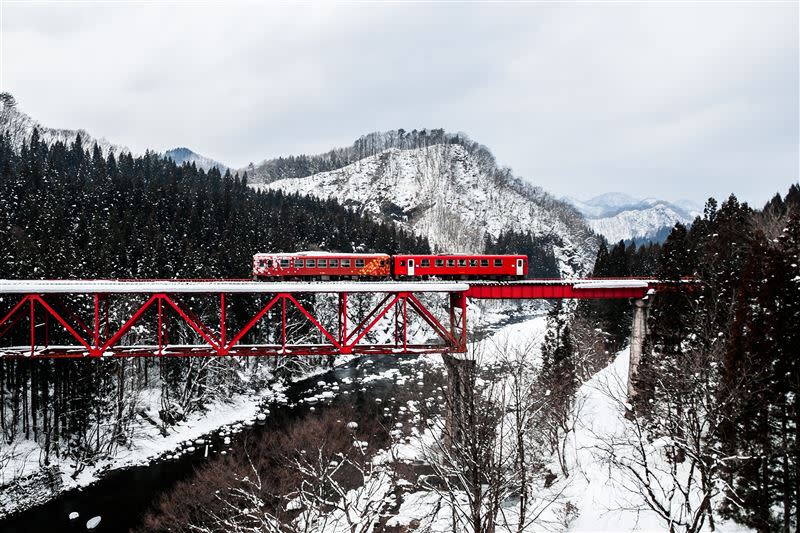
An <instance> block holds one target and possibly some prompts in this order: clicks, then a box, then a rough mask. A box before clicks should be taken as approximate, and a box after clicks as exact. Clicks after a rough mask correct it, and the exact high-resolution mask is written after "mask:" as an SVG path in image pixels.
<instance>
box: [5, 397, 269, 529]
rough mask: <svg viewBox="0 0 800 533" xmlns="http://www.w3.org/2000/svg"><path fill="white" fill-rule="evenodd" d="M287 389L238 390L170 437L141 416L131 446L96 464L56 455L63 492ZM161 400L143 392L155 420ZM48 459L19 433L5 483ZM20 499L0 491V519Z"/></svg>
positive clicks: (241, 414) (10, 447)
mask: <svg viewBox="0 0 800 533" xmlns="http://www.w3.org/2000/svg"><path fill="white" fill-rule="evenodd" d="M284 389H285V385H284V384H283V383H280V382H276V383H274V384H273V386H272V388H270V389H267V390H265V391H263V392H262V393H260V394H239V395H234V396H233V397H231V398H230V399H229V400H228V401H225V402H215V403H212V404H210V405H208V406H207V409H206V411H204V412H195V413H192V414H190V415H189V416H188V417H187V419H186V420H184V421H182V422H180V423H178V424H176V425H174V426H171V427H169V428H168V429H167V434H166V436H165V435H162V433H161V431H160V429H159V428H158V427H156V426H154V425H153V424H151V423H149V422H147V421H145V420H144V419H142V418H140V417H137V419H136V422H135V424H136V427H135V429H134V432H133V433H134V439H133V441H132V444H131V446H130V447H129V448H128V447H119V448H117V451H116V452H115V453H114V454H113V456H112V457H109V458H106V459H102V460H100V461H97V462H96V463H94V464H91V465H79V464H77V463H76V461H75V460H74V459H70V458H65V457H61V458H59V457H56V456H55V455H54V454H51V455H50V466H51V468H57V469H58V470H59V471H60V473H61V483H62V489H61V490H62V491H63V490H70V489H75V488H79V487H86V486H88V485H91V484H92V483H94V482H95V481H97V480H98V479H100V478H101V477H102V476H104V475H105V474H106V473H108V472H109V471H111V470H116V469H119V468H126V467H131V466H139V465H146V464H148V463H150V462H151V461H153V460H156V459H158V458H160V457H161V456H164V455H165V454H169V453H172V452H175V453H181V452H180V451H179V450H180V448H181V445H182V444H184V443H186V442H187V441H193V440H195V439H197V438H199V437H201V436H203V435H205V434H207V433H210V432H211V431H214V430H216V429H218V428H221V427H224V426H229V425H234V424H237V423H240V422H247V421H252V420H254V419H255V418H256V416H257V415H258V413H259V411H260V409H261V406H262V405H264V404H268V403H271V402H273V401H282V400H283V395H282V392H283V390H284ZM159 398H160V396H159V391H145V394H142V401H143V404H142V407H143V408H144V409H145V412H147V413H148V414H149V416H150V418H151V419H157V418H158V415H157V413H158V408H159V407H158V403H159V401H160V400H159ZM43 458H44V453H43V450H42V448H41V447H40V446H39V444H38V443H36V442H35V441H33V440H26V439H23V438H21V437H20V438H18V439H17V440H15V441H14V442H12V443H11V444H5V443H4V445H3V447H2V450H1V451H0V465H3V467H2V469H0V485H4V484H7V483H10V482H12V481H14V480H16V479H22V478H26V477H28V476H30V475H32V474H35V473H36V472H38V471H39V470H40V469H41V468H42V466H43V463H42V461H43ZM53 496H55V495H53ZM41 501H42V500H39V502H40V503H41ZM20 503H24V502H20V501H7V500H6V499H5V498H4V497H3V494H2V493H0V517H2V516H3V515H5V514H9V513H12V512H14V511H15V510H18V509H19V504H20Z"/></svg>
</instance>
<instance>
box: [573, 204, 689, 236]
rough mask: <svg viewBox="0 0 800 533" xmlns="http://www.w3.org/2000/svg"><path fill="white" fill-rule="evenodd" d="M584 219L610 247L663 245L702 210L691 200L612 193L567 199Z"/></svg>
mask: <svg viewBox="0 0 800 533" xmlns="http://www.w3.org/2000/svg"><path fill="white" fill-rule="evenodd" d="M564 200H565V201H567V202H569V203H570V204H572V205H574V206H575V207H576V208H577V209H578V210H579V211H580V212H581V213H582V214H583V215H584V216H585V217H586V221H587V223H588V224H589V226H590V227H591V228H592V229H593V230H594V231H595V233H598V234H600V235H602V236H604V237H605V238H606V239H607V240H608V241H609V242H610V243H615V242H619V241H621V240H622V241H634V242H637V243H641V242H648V241H652V242H662V241H663V240H664V239H665V238H666V236H667V235H668V234H669V231H670V230H671V228H672V227H673V226H674V225H675V223H676V222H680V223H682V224H691V223H692V221H693V220H694V219H695V217H696V216H697V215H699V214H700V213H701V211H702V207H701V206H700V205H698V204H696V203H694V202H692V201H690V200H681V201H678V202H667V201H665V200H658V199H655V198H645V199H637V198H634V197H632V196H630V195H627V194H625V193H620V192H610V193H606V194H601V195H600V196H595V197H594V198H592V199H590V200H586V201H581V200H577V199H575V198H570V197H565V198H564Z"/></svg>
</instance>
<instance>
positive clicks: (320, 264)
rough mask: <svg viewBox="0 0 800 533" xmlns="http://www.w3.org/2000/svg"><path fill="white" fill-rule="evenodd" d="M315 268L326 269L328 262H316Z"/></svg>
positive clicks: (323, 260)
mask: <svg viewBox="0 0 800 533" xmlns="http://www.w3.org/2000/svg"><path fill="white" fill-rule="evenodd" d="M317 266H318V267H320V268H328V260H327V259H320V260H319V261H317Z"/></svg>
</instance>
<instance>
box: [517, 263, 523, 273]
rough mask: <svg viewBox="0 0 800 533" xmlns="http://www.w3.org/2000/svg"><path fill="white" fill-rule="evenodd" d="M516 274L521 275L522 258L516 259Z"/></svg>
mask: <svg viewBox="0 0 800 533" xmlns="http://www.w3.org/2000/svg"><path fill="white" fill-rule="evenodd" d="M517 276H522V259H517Z"/></svg>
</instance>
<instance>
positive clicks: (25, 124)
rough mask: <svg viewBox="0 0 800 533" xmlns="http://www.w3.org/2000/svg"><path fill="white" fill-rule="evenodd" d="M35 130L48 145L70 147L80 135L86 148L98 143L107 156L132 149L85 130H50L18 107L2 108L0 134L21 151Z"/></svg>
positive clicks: (0, 110) (0, 112) (0, 108)
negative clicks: (7, 136) (62, 144)
mask: <svg viewBox="0 0 800 533" xmlns="http://www.w3.org/2000/svg"><path fill="white" fill-rule="evenodd" d="M34 129H38V131H39V138H40V139H41V140H42V141H44V142H45V143H46V144H53V143H56V142H58V141H61V142H63V143H65V144H67V145H69V144H71V143H73V142H74V141H75V138H76V137H77V136H78V135H80V136H81V141H82V143H83V145H84V146H85V147H90V146H92V145H94V144H95V143H97V145H98V146H99V147H100V148H101V149H102V150H103V153H106V154H107V153H108V152H109V151H111V152H114V153H115V154H120V153H127V152H130V149H129V148H127V147H126V146H120V145H117V144H112V143H111V142H109V141H108V140H106V139H104V138H96V137H92V136H91V135H89V134H88V133H87V132H86V131H85V130H68V129H59V128H48V127H47V126H43V125H42V124H40V123H39V122H38V121H37V120H34V119H33V118H31V117H30V116H28V115H26V114H25V113H23V112H22V111H20V110H19V109H17V108H16V107H8V106H5V107H0V134H3V135H5V134H6V133H7V134H8V135H9V136H10V137H11V142H12V143H13V145H14V147H15V148H17V149H19V148H20V147H21V146H22V143H23V142H25V141H27V140H30V138H31V135H32V134H33V130H34Z"/></svg>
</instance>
